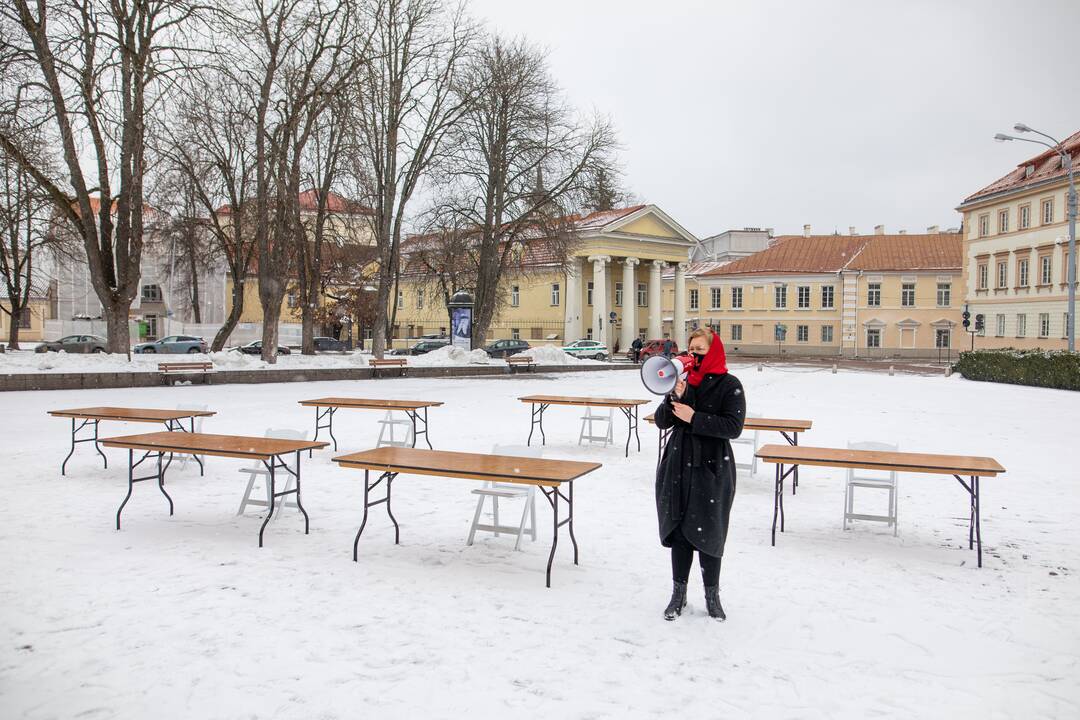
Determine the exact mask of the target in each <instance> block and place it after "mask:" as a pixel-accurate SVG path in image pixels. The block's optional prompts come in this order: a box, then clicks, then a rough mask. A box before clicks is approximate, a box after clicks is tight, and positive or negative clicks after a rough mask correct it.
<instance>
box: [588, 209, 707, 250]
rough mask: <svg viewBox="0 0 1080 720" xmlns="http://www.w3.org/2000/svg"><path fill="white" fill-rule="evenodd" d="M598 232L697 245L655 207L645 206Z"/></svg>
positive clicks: (688, 233) (687, 233)
mask: <svg viewBox="0 0 1080 720" xmlns="http://www.w3.org/2000/svg"><path fill="white" fill-rule="evenodd" d="M600 232H602V233H604V234H618V235H632V236H634V237H644V238H649V237H654V238H657V239H663V240H666V241H668V242H671V241H675V242H681V243H685V244H687V245H696V244H697V243H698V239H697V238H696V237H694V235H693V233H691V232H690V231H688V230H687V229H686V228H684V227H683V226H682V225H680V224H679V223H677V222H676V221H675V220H674V219H673V218H672V217H671V216H670V215H668V214H667V213H665V212H664V211H663V210H661V209H660V208H658V207H657V206H656V205H646V206H644V207H643V208H641V209H640V210H638V211H637V212H634V213H631V214H629V215H625V216H623V217H620V218H617V219H615V220H613V221H612V222H610V223H608V224H607V225H605V226H603V228H600Z"/></svg>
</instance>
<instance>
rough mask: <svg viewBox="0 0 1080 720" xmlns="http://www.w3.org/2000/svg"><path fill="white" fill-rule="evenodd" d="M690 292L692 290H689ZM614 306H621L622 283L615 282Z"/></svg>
mask: <svg viewBox="0 0 1080 720" xmlns="http://www.w3.org/2000/svg"><path fill="white" fill-rule="evenodd" d="M691 292H693V291H692V290H691ZM615 307H622V283H621V282H617V283H615Z"/></svg>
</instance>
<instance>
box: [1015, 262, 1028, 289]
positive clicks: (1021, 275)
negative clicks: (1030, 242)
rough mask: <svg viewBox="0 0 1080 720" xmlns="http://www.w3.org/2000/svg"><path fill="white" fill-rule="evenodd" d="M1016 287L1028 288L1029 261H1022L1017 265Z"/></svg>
mask: <svg viewBox="0 0 1080 720" xmlns="http://www.w3.org/2000/svg"><path fill="white" fill-rule="evenodd" d="M1016 286H1017V287H1027V286H1028V261H1027V260H1021V261H1020V262H1018V263H1017V264H1016Z"/></svg>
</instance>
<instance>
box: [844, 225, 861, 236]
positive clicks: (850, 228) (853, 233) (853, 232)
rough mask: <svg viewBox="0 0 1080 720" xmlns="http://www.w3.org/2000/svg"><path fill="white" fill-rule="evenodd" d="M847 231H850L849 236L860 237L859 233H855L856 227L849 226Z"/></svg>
mask: <svg viewBox="0 0 1080 720" xmlns="http://www.w3.org/2000/svg"><path fill="white" fill-rule="evenodd" d="M847 231H848V235H858V234H859V233H857V232H855V226H854V225H848V229H847Z"/></svg>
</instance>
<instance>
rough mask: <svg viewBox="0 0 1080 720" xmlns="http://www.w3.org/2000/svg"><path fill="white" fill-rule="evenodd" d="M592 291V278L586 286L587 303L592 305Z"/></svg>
mask: <svg viewBox="0 0 1080 720" xmlns="http://www.w3.org/2000/svg"><path fill="white" fill-rule="evenodd" d="M592 291H593V284H592V281H591V280H590V281H589V284H588V285H587V286H586V289H585V304H586V305H592V304H593V302H592Z"/></svg>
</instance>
